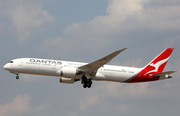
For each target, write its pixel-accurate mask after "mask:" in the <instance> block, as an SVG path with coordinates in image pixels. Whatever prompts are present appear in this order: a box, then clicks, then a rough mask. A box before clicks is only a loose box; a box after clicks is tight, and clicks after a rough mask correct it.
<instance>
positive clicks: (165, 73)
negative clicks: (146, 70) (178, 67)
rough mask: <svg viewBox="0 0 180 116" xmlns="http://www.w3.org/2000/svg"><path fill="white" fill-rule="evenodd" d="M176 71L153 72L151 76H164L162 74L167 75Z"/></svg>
mask: <svg viewBox="0 0 180 116" xmlns="http://www.w3.org/2000/svg"><path fill="white" fill-rule="evenodd" d="M174 72H176V71H167V72H162V73H158V74H154V75H152V76H153V77H156V76H164V75H169V74H171V73H174Z"/></svg>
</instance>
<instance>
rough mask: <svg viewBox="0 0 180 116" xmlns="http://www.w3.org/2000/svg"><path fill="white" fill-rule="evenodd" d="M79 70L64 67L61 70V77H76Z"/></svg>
mask: <svg viewBox="0 0 180 116" xmlns="http://www.w3.org/2000/svg"><path fill="white" fill-rule="evenodd" d="M77 72H78V70H77V69H76V68H73V67H64V68H61V74H60V75H61V76H62V77H75V76H76V75H77Z"/></svg>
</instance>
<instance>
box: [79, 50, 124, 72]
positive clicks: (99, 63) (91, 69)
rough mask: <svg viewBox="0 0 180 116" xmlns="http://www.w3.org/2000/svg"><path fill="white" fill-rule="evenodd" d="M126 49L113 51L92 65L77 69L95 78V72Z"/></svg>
mask: <svg viewBox="0 0 180 116" xmlns="http://www.w3.org/2000/svg"><path fill="white" fill-rule="evenodd" d="M125 49H127V48H124V49H121V50H118V51H115V52H113V53H111V54H109V55H107V56H105V57H103V58H101V59H99V60H97V61H94V62H92V63H89V64H86V65H83V66H80V67H78V69H79V71H82V72H84V73H85V74H89V75H90V76H95V75H96V72H97V70H98V69H99V68H100V67H102V66H103V65H104V64H106V63H108V62H109V61H111V60H112V59H113V58H114V57H116V56H117V55H118V54H119V53H121V52H122V51H124V50H125Z"/></svg>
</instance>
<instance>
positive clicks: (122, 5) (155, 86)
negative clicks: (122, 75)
mask: <svg viewBox="0 0 180 116" xmlns="http://www.w3.org/2000/svg"><path fill="white" fill-rule="evenodd" d="M179 11H180V2H179V0H171V1H170V0H91V1H89V0H76V1H74V0H59V1H58V0H45V1H43V0H14V1H9V0H0V53H1V60H0V66H1V67H2V68H1V70H0V80H1V81H0V98H1V99H0V115H1V116H21V115H22V116H32V115H37V116H49V115H67V116H84V115H87V116H91V115H100V116H109V115H115V116H119V115H125V116H131V115H135V116H144V115H146V116H152V115H159V116H169V115H173V116H178V115H179V114H180V111H179V109H180V100H179V98H180V91H179V88H180V84H179V83H180V54H179V50H180V46H179V43H180V13H179ZM124 47H128V49H127V50H125V51H124V52H122V53H121V54H120V55H118V56H117V57H116V58H115V59H113V60H112V61H111V62H110V64H115V65H125V66H135V67H143V66H144V65H146V64H147V63H148V62H149V61H150V60H152V59H153V58H154V57H155V56H156V55H158V54H159V53H160V52H162V51H163V50H164V49H165V48H167V47H173V48H175V50H174V52H173V54H172V56H171V58H170V60H169V62H168V64H167V66H166V68H165V70H175V71H177V72H176V73H174V74H172V76H173V78H172V79H169V80H164V81H158V82H151V83H137V84H121V83H112V82H94V83H93V85H92V88H91V89H84V88H83V87H82V85H81V84H80V82H77V83H75V84H73V85H66V84H61V83H59V78H57V77H46V76H35V75H22V74H21V75H20V79H19V80H16V79H15V75H13V74H11V73H9V72H7V71H5V70H4V69H3V66H4V64H6V63H7V62H8V61H9V60H11V59H14V58H19V57H37V58H51V59H61V60H70V61H83V62H92V61H94V60H97V59H99V58H101V57H104V56H105V55H107V54H109V53H111V52H113V51H115V50H118V49H122V48H124Z"/></svg>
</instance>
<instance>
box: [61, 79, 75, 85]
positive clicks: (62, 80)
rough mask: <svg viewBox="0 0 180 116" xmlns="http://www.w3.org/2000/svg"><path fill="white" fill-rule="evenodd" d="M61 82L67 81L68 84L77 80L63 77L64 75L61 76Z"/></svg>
mask: <svg viewBox="0 0 180 116" xmlns="http://www.w3.org/2000/svg"><path fill="white" fill-rule="evenodd" d="M59 82H60V83H66V84H73V83H74V82H75V80H74V79H72V78H63V77H60V80H59Z"/></svg>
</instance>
